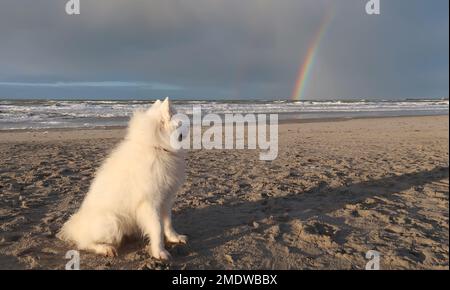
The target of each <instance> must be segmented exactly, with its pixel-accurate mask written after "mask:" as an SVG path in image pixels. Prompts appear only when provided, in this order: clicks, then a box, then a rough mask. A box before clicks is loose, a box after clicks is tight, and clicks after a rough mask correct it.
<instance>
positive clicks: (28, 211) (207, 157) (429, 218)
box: [0, 116, 449, 269]
mask: <svg viewBox="0 0 450 290" xmlns="http://www.w3.org/2000/svg"><path fill="white" fill-rule="evenodd" d="M124 132H125V131H124V129H121V128H114V129H92V130H49V131H45V130H39V131H2V132H0V159H1V167H0V269H64V267H65V263H66V262H67V260H66V259H65V254H66V252H67V251H68V250H71V249H72V247H71V245H69V244H66V243H63V242H61V241H59V240H58V239H56V237H55V234H56V232H57V231H58V230H59V229H60V227H61V225H62V224H63V223H64V222H65V221H66V220H67V219H68V217H69V216H70V215H71V214H72V213H74V211H75V210H76V209H77V208H78V207H79V206H80V203H81V201H82V200H83V197H84V195H85V194H86V192H87V190H88V187H89V184H90V181H91V180H92V178H93V174H94V172H95V170H96V168H97V167H98V166H99V164H100V163H101V161H102V160H103V159H104V158H105V156H106V155H107V154H108V152H110V150H111V149H112V148H113V146H114V145H115V144H117V143H118V142H119V141H120V139H121V138H122V137H123V136H124ZM448 134H449V119H448V116H432V117H431V116H430V117H401V118H373V119H369V118H367V119H351V120H339V121H338V120H333V121H323V122H310V123H309V122H302V123H298V122H297V123H283V124H281V125H280V127H279V154H278V158H277V159H276V160H274V161H260V160H259V158H258V156H259V152H258V151H256V150H191V151H189V154H188V157H187V181H186V183H185V184H184V186H183V188H182V190H181V191H180V192H179V194H178V199H177V202H176V204H175V207H174V223H175V228H176V229H178V230H179V232H181V233H184V234H186V235H188V236H189V243H188V244H187V245H177V246H168V249H169V252H170V253H171V254H172V257H173V259H172V260H171V261H170V262H169V263H162V262H159V261H156V260H154V259H152V258H150V256H149V254H148V253H147V252H146V249H145V245H146V242H145V241H144V240H142V239H139V238H130V239H128V240H126V241H124V243H123V246H122V247H121V248H120V249H119V256H118V257H116V258H104V257H100V256H96V255H94V254H91V253H87V252H81V268H82V269H364V267H365V265H366V263H367V259H366V258H365V255H366V252H367V251H369V250H376V251H378V252H380V254H381V268H382V269H448V268H449V219H448V216H449V199H448V198H449V189H448V186H449V168H448V166H449V159H448V158H449V156H448V154H449V137H448Z"/></svg>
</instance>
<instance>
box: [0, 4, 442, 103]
mask: <svg viewBox="0 0 450 290" xmlns="http://www.w3.org/2000/svg"><path fill="white" fill-rule="evenodd" d="M65 2H66V1H65V0H41V1H36V0H21V1H17V0H3V1H2V2H1V4H0V42H1V45H0V82H31V83H33V82H44V83H54V82H113V81H116V82H130V83H133V82H136V83H139V82H148V83H161V84H167V85H168V86H170V85H171V86H176V87H180V88H181V89H180V90H177V91H176V92H173V91H169V90H167V91H166V90H164V89H163V88H162V89H151V88H144V89H143V88H142V87H141V88H138V87H136V89H134V90H133V88H126V89H125V88H122V89H116V90H111V89H109V88H108V89H99V88H96V89H95V90H94V89H91V90H89V89H86V88H83V89H79V90H76V89H70V90H65V91H64V90H60V89H58V90H56V89H53V90H50V89H48V90H46V89H44V88H41V89H39V90H36V89H35V90H31V89H27V88H11V87H9V88H5V87H4V86H3V87H1V86H0V97H8V96H25V95H30V96H31V95H32V94H41V95H46V96H48V95H51V96H56V95H58V96H60V95H64V94H66V95H70V96H72V95H81V96H86V97H95V96H99V97H117V96H120V95H121V94H123V96H122V97H129V96H134V97H145V96H148V97H152V96H159V95H164V94H170V95H173V96H175V97H188V98H201V97H212V96H215V97H220V98H288V97H289V96H290V94H291V91H292V89H293V86H294V83H295V80H296V77H297V75H296V74H297V71H298V67H299V65H300V63H301V62H302V59H303V58H304V55H305V54H306V51H307V48H308V45H309V43H310V41H311V39H312V38H313V37H314V33H315V32H316V31H317V28H318V26H319V25H320V23H321V21H322V18H323V16H324V15H325V13H326V12H327V11H328V10H330V9H331V10H333V11H334V18H333V21H332V23H331V24H330V27H329V28H328V29H327V31H326V33H325V35H324V37H323V39H322V41H321V44H320V47H319V50H318V52H317V56H316V61H315V63H314V66H313V68H312V71H311V76H310V82H309V83H308V86H307V90H306V93H307V96H309V97H310V98H330V97H343V98H345V97H364V98H367V97H379V98H405V97H431V96H433V97H434V96H444V97H448V1H447V0H435V1H426V0H414V1H412V0H389V1H387V0H381V4H382V5H381V8H382V14H381V15H380V16H368V15H366V14H365V12H364V5H365V2H366V1H365V0H303V1H301V0H277V1H275V0H245V1H242V0H152V1H144V0H130V1H119V0H81V15H79V16H68V15H66V14H65V13H64V4H65ZM24 3H25V4H24Z"/></svg>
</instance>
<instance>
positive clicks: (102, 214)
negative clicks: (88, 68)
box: [58, 98, 187, 260]
mask: <svg viewBox="0 0 450 290" xmlns="http://www.w3.org/2000/svg"><path fill="white" fill-rule="evenodd" d="M173 113H174V111H173V109H172V108H171V106H170V104H169V100H168V98H166V99H165V100H164V101H163V102H160V101H159V100H158V101H156V102H155V103H154V104H153V105H152V106H151V107H150V108H149V109H148V110H147V111H143V110H142V111H137V112H135V113H134V116H133V117H132V118H131V120H130V123H129V126H128V133H127V135H126V138H125V139H124V140H123V141H122V142H121V143H120V144H119V145H118V147H117V148H116V149H115V150H114V151H113V152H112V153H111V155H110V156H109V158H107V159H106V160H105V161H104V163H103V165H102V166H101V167H100V169H99V170H98V172H97V174H96V176H95V179H94V180H93V182H92V184H91V187H90V189H89V192H88V193H87V195H86V197H85V199H84V201H83V203H82V205H81V207H80V209H79V210H78V212H77V213H75V214H74V215H73V216H72V217H71V218H70V219H69V220H68V221H67V222H66V223H65V224H64V226H63V228H62V229H61V231H60V232H59V233H58V238H60V239H62V240H65V241H71V242H74V243H75V244H76V245H77V247H78V248H79V249H82V250H89V251H93V252H95V253H97V254H102V255H106V256H115V255H117V251H116V249H117V247H118V246H119V245H120V242H121V240H122V237H123V236H124V235H131V234H133V233H136V232H141V233H143V234H144V235H145V236H147V237H148V238H149V239H150V245H151V246H150V254H151V255H152V256H153V257H155V258H157V259H162V260H166V259H169V258H170V254H169V252H167V251H166V250H165V248H164V237H165V238H166V240H167V241H168V242H171V243H186V241H187V237H186V236H184V235H180V234H178V233H177V232H176V231H175V230H174V229H173V227H172V218H171V208H172V204H173V201H174V198H175V193H176V191H177V190H178V189H179V187H180V186H181V184H182V182H183V181H184V178H185V162H184V155H183V153H182V151H181V150H176V149H174V146H172V145H171V136H172V137H173V134H178V135H177V136H176V138H177V139H178V141H181V140H182V139H183V137H184V136H183V134H182V133H179V132H178V131H179V130H178V126H179V123H178V122H176V121H175V120H172V116H173Z"/></svg>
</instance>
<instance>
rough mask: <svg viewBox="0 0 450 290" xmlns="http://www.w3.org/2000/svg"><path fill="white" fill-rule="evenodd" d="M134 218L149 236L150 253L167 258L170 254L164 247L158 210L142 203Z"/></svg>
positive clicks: (162, 258)
mask: <svg viewBox="0 0 450 290" xmlns="http://www.w3.org/2000/svg"><path fill="white" fill-rule="evenodd" d="M136 218H137V222H138V225H139V227H140V228H141V230H142V232H143V233H144V234H145V235H146V236H147V237H149V238H150V250H151V255H152V256H153V257H154V258H156V259H160V260H168V259H169V258H170V254H169V252H167V250H166V249H164V242H163V241H164V239H163V229H162V221H161V215H160V211H159V210H158V209H156V208H154V207H152V206H151V205H150V204H148V203H143V204H142V205H141V206H140V207H139V208H138V209H137V211H136Z"/></svg>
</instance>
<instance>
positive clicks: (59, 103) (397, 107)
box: [0, 99, 449, 130]
mask: <svg viewBox="0 0 450 290" xmlns="http://www.w3.org/2000/svg"><path fill="white" fill-rule="evenodd" d="M153 102H154V101H153V100H135V101H132V100H111V101H105V100H0V130H20V129H27V130H33V129H52V128H96V127H117V126H125V125H126V123H127V121H128V120H129V118H130V116H131V114H132V113H133V111H134V110H136V109H139V108H146V107H148V106H149V105H150V104H152V103H153ZM172 104H173V105H174V107H175V108H176V109H177V111H178V112H179V113H183V114H187V115H188V116H191V115H192V110H193V107H194V106H200V108H201V110H202V115H206V114H208V113H215V114H219V115H221V116H223V115H224V114H243V115H245V114H249V113H253V114H278V119H279V120H317V119H327V118H332V119H336V118H359V117H388V116H427V115H448V114H449V100H448V99H423V100H417V99H414V100H411V99H409V100H408V99H407V100H397V101H388V100H380V101H373V100H347V101H345V100H339V101H337V100H334V101H313V100H310V101H306V100H305V101H287V100H271V101H267V100H251V101H250V100H249V101H243V100H239V101H236V100H234V101H233V100H229V101H222V100H210V101H201V100H174V101H172Z"/></svg>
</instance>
